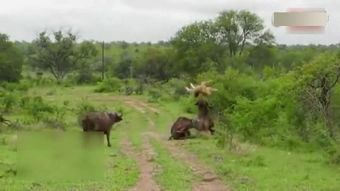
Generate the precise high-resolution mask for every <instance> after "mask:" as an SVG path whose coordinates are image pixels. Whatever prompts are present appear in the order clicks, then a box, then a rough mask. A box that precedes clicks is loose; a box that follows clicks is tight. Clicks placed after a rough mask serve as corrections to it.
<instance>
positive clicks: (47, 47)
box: [31, 31, 97, 81]
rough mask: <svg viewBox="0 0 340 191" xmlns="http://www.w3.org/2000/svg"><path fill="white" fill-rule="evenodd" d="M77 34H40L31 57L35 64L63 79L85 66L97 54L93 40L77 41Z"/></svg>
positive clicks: (59, 32) (60, 32)
mask: <svg viewBox="0 0 340 191" xmlns="http://www.w3.org/2000/svg"><path fill="white" fill-rule="evenodd" d="M76 40H77V37H76V35H74V34H72V33H71V32H68V33H67V34H64V33H63V32H62V31H57V32H54V33H53V39H51V38H50V36H49V35H48V34H47V33H46V32H42V33H40V34H39V36H38V38H37V39H36V40H35V41H34V42H33V43H34V45H35V46H34V53H35V54H34V55H33V56H32V57H31V58H32V61H33V63H34V64H35V66H37V67H39V68H41V69H43V70H48V71H50V72H51V73H52V75H53V76H54V77H55V78H56V79H57V80H58V81H61V80H63V78H64V77H65V76H66V75H67V74H68V73H70V72H71V71H73V70H75V69H77V67H83V66H84V63H86V61H87V60H88V59H89V58H92V57H94V56H95V55H96V54H97V50H96V48H95V46H94V45H93V44H92V43H91V42H84V43H82V44H80V45H79V44H77V43H76Z"/></svg>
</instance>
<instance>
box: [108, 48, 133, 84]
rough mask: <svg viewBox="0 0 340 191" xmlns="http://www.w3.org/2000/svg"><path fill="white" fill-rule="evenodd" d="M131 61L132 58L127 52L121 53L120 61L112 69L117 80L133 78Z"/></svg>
mask: <svg viewBox="0 0 340 191" xmlns="http://www.w3.org/2000/svg"><path fill="white" fill-rule="evenodd" d="M133 61H134V58H133V56H132V55H131V54H130V53H129V52H128V51H123V52H122V53H121V55H120V61H119V62H118V64H117V65H116V66H115V68H114V69H113V70H114V73H115V76H117V77H119V78H128V77H133V72H134V71H133V69H134V66H133Z"/></svg>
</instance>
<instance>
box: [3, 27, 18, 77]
mask: <svg viewBox="0 0 340 191" xmlns="http://www.w3.org/2000/svg"><path fill="white" fill-rule="evenodd" d="M0 50H1V51H0V82H1V81H6V82H18V81H19V80H20V78H21V70H22V65H23V63H24V54H23V53H22V52H21V51H20V50H19V49H18V48H17V47H15V46H14V44H13V43H12V42H10V41H9V38H8V36H7V35H5V34H1V33H0Z"/></svg>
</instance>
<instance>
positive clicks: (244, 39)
mask: <svg viewBox="0 0 340 191" xmlns="http://www.w3.org/2000/svg"><path fill="white" fill-rule="evenodd" d="M216 27H217V29H216V30H217V32H216V40H217V41H218V43H220V44H222V45H223V46H226V47H228V49H229V55H230V56H234V55H236V54H237V53H239V54H240V55H241V54H242V52H243V50H244V47H245V45H246V44H247V43H250V44H254V43H256V44H257V43H259V42H265V41H267V42H271V41H273V35H271V34H270V32H269V31H266V32H263V30H264V26H263V20H262V19H261V18H259V17H258V16H257V15H256V14H254V13H251V12H249V11H246V10H242V11H234V10H230V11H223V12H221V13H220V15H219V16H218V17H217V19H216Z"/></svg>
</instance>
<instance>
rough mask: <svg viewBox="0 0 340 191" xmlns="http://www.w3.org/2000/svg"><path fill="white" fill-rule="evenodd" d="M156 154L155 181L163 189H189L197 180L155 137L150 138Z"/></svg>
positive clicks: (181, 190)
mask: <svg viewBox="0 0 340 191" xmlns="http://www.w3.org/2000/svg"><path fill="white" fill-rule="evenodd" d="M150 142H151V144H152V146H153V147H154V149H155V151H156V153H157V155H156V156H155V158H154V161H155V162H156V163H157V164H158V165H159V168H160V169H159V173H158V174H157V175H156V181H157V182H158V183H159V184H160V185H161V187H162V189H163V190H169V191H170V190H180V191H186V190H191V189H192V185H193V183H194V182H195V181H197V177H195V176H194V175H193V174H192V171H191V170H190V169H189V168H188V167H187V166H186V165H185V164H184V163H183V162H181V161H177V160H176V159H174V158H173V157H172V156H171V155H170V153H169V152H168V151H167V150H166V148H165V147H164V146H162V145H161V144H160V143H159V142H158V141H156V140H155V139H151V141H150Z"/></svg>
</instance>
